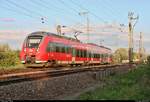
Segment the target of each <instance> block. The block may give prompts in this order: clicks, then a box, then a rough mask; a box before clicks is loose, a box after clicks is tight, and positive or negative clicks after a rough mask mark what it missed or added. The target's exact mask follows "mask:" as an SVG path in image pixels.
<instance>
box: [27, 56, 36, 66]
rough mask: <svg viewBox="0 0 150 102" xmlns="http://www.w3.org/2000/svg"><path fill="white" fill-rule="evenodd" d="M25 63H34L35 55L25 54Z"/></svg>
mask: <svg viewBox="0 0 150 102" xmlns="http://www.w3.org/2000/svg"><path fill="white" fill-rule="evenodd" d="M26 63H32V64H33V63H35V56H27V57H26Z"/></svg>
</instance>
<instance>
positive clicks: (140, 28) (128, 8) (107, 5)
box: [0, 0, 150, 54]
mask: <svg viewBox="0 0 150 102" xmlns="http://www.w3.org/2000/svg"><path fill="white" fill-rule="evenodd" d="M149 4H150V1H149V0H0V12H1V15H0V43H8V44H9V45H10V46H11V47H12V48H13V49H21V47H22V43H23V41H24V39H25V37H26V36H27V35H28V34H29V33H32V32H35V31H48V32H53V33H56V26H57V25H65V26H66V28H62V32H63V33H65V36H69V37H73V35H74V30H79V31H81V32H83V33H81V34H79V36H78V39H79V40H81V41H82V42H91V43H96V44H101V45H104V46H107V47H109V48H111V49H113V50H114V51H115V50H116V49H117V48H120V47H122V48H128V12H134V16H135V17H136V16H137V15H139V19H138V22H137V24H136V25H135V28H134V50H135V51H138V41H139V34H140V32H143V41H144V48H145V49H146V52H147V53H149V54H150V47H149V43H150V34H149V33H150V29H149V27H150V22H149V18H150V14H149V10H150V6H149ZM81 12H88V14H87V15H79V13H81ZM87 17H88V18H89V26H90V31H89V41H87V38H88V34H87V33H86V27H87V26H86V25H87ZM41 18H43V19H44V20H41ZM42 21H43V22H44V23H42ZM133 23H134V22H133ZM120 24H124V25H125V26H123V27H121V26H120ZM121 31H122V32H121Z"/></svg>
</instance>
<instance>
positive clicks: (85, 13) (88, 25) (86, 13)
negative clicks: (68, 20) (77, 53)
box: [79, 12, 91, 61]
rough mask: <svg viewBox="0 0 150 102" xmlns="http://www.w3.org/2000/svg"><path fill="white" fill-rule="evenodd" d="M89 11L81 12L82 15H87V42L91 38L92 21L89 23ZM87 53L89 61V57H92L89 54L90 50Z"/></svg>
mask: <svg viewBox="0 0 150 102" xmlns="http://www.w3.org/2000/svg"><path fill="white" fill-rule="evenodd" d="M88 14H89V12H79V15H80V16H82V15H83V16H85V15H86V20H87V29H86V33H87V36H88V38H87V43H89V40H90V37H89V27H90V23H89V15H88ZM88 49H89V48H87V50H88ZM86 55H87V61H89V58H90V57H91V56H89V53H88V51H87V53H86Z"/></svg>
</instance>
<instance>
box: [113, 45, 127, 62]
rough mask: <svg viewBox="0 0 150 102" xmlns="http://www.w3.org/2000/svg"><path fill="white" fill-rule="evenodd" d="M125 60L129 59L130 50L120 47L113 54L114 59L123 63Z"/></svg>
mask: <svg viewBox="0 0 150 102" xmlns="http://www.w3.org/2000/svg"><path fill="white" fill-rule="evenodd" d="M123 60H128V51H127V49H125V48H119V49H117V50H116V51H115V53H114V54H113V61H114V62H117V63H121V62H122V61H123Z"/></svg>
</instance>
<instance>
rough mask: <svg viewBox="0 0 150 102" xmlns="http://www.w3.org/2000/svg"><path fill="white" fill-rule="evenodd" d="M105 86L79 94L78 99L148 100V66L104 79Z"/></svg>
mask: <svg viewBox="0 0 150 102" xmlns="http://www.w3.org/2000/svg"><path fill="white" fill-rule="evenodd" d="M104 80H105V81H106V82H105V83H106V85H105V86H104V87H103V88H102V87H101V88H100V87H99V88H97V89H95V90H93V91H89V92H86V93H83V94H81V95H80V96H79V97H78V99H81V100H97V99H106V100H109V99H114V100H118V99H119V100H124V99H125V100H149V99H150V86H149V85H150V65H148V64H147V65H144V64H143V65H139V66H138V67H137V68H136V69H135V70H132V71H130V72H129V73H127V74H124V75H115V76H110V77H108V78H106V79H104Z"/></svg>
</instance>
